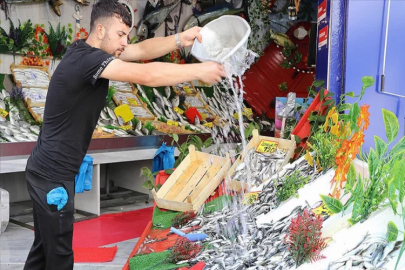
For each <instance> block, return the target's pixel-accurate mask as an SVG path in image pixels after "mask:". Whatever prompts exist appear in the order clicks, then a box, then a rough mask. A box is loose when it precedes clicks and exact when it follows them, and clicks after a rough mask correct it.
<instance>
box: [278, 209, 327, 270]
mask: <svg viewBox="0 0 405 270" xmlns="http://www.w3.org/2000/svg"><path fill="white" fill-rule="evenodd" d="M322 223H323V220H322V218H321V217H320V216H319V215H318V216H315V215H314V214H313V213H312V212H308V210H307V209H305V210H304V213H303V214H302V215H298V216H297V217H296V218H293V219H291V224H290V227H289V230H288V233H287V234H286V236H285V238H284V242H285V243H286V244H287V245H288V248H287V249H288V251H289V252H290V254H291V256H292V258H293V259H294V261H295V264H296V267H299V266H300V265H301V264H303V263H306V262H315V261H318V260H320V259H323V258H325V256H323V255H321V254H320V253H321V251H322V250H323V249H325V248H326V246H327V244H326V243H325V240H326V239H327V238H322V232H321V228H322Z"/></svg>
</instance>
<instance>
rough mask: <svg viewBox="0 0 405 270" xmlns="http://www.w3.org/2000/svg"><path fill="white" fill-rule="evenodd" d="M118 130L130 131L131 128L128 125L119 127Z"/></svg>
mask: <svg viewBox="0 0 405 270" xmlns="http://www.w3.org/2000/svg"><path fill="white" fill-rule="evenodd" d="M120 129H123V130H131V129H132V127H131V126H130V125H125V126H120Z"/></svg>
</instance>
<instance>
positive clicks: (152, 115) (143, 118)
mask: <svg viewBox="0 0 405 270" xmlns="http://www.w3.org/2000/svg"><path fill="white" fill-rule="evenodd" d="M129 107H130V108H139V107H142V108H144V109H145V110H146V111H147V112H148V113H149V114H150V117H138V116H136V115H134V116H135V118H136V119H138V120H142V121H152V120H155V118H156V117H155V115H154V114H153V113H151V111H150V110H149V109H148V105H147V104H146V103H143V104H142V106H129Z"/></svg>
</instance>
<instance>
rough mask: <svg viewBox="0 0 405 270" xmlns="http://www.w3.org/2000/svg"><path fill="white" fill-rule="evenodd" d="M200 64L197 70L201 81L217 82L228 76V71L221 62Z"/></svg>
mask: <svg viewBox="0 0 405 270" xmlns="http://www.w3.org/2000/svg"><path fill="white" fill-rule="evenodd" d="M196 65H199V70H198V71H197V77H198V79H199V80H200V81H203V82H205V83H210V84H211V83H212V84H216V83H219V82H221V81H222V78H224V77H226V73H225V71H224V68H223V67H222V65H221V64H219V63H215V62H204V63H201V64H196Z"/></svg>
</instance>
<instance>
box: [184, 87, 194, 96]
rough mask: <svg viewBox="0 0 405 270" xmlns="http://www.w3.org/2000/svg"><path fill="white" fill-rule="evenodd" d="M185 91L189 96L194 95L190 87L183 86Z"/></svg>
mask: <svg viewBox="0 0 405 270" xmlns="http://www.w3.org/2000/svg"><path fill="white" fill-rule="evenodd" d="M183 90H184V92H186V93H187V94H192V93H193V91H192V90H191V88H190V87H189V86H183Z"/></svg>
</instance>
